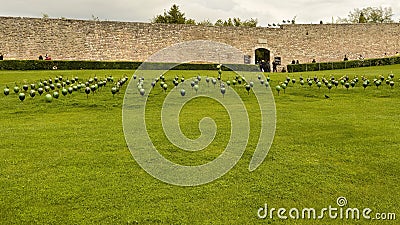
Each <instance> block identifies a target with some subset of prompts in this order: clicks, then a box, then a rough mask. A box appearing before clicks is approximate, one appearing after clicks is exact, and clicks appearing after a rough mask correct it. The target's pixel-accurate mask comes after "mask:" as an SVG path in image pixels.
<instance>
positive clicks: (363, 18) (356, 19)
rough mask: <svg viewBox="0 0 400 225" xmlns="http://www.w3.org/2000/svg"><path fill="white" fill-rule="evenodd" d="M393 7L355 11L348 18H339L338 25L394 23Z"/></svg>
mask: <svg viewBox="0 0 400 225" xmlns="http://www.w3.org/2000/svg"><path fill="white" fill-rule="evenodd" d="M392 17H393V11H392V8H391V7H386V8H382V7H379V8H377V7H367V8H363V9H358V8H357V9H354V10H353V11H351V12H350V13H349V15H348V16H347V18H339V19H338V20H337V22H338V23H393V22H394V21H393V18H392Z"/></svg>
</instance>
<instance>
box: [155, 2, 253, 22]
mask: <svg viewBox="0 0 400 225" xmlns="http://www.w3.org/2000/svg"><path fill="white" fill-rule="evenodd" d="M151 22H152V23H175V24H197V25H203V26H213V25H214V26H235V27H256V26H257V24H258V21H257V19H253V18H250V19H249V20H241V19H240V18H236V17H234V18H228V19H227V20H225V21H223V20H221V19H219V20H217V21H216V22H215V24H213V23H211V22H210V21H209V20H203V21H201V22H198V23H197V22H196V21H195V20H193V19H187V18H186V17H185V13H183V12H181V10H180V9H179V6H177V5H176V4H174V5H172V7H171V8H170V9H169V10H168V11H165V12H164V14H162V15H157V16H155V17H154V18H153V19H152V20H151Z"/></svg>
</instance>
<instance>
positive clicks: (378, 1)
mask: <svg viewBox="0 0 400 225" xmlns="http://www.w3.org/2000/svg"><path fill="white" fill-rule="evenodd" d="M1 1H2V2H1V6H0V16H20V17H42V15H43V14H47V15H49V17H50V18H60V17H65V18H72V19H92V15H93V16H95V17H98V18H99V19H100V20H117V21H134V22H150V20H151V19H152V18H153V17H154V16H155V15H157V14H162V13H163V12H164V10H168V9H169V8H170V7H171V6H172V5H173V4H177V5H178V6H179V7H180V9H181V11H182V12H184V13H185V16H186V17H187V18H192V19H194V20H196V21H202V20H206V19H209V20H210V21H211V22H213V23H214V22H215V21H216V20H217V19H219V18H221V19H223V20H225V19H227V18H229V17H239V18H241V19H242V20H244V19H250V18H256V19H258V21H259V25H261V26H266V25H267V24H269V23H281V21H282V20H291V19H293V18H294V17H295V16H296V22H297V23H314V24H315V23H319V21H321V20H322V21H323V22H325V23H327V22H329V23H330V22H332V19H334V20H335V21H336V19H337V18H338V17H342V18H344V17H347V15H348V14H349V12H350V11H352V10H353V9H355V8H360V9H361V8H365V7H368V6H372V7H391V8H392V9H393V13H394V14H395V15H394V19H395V21H396V22H398V21H399V20H400V0H285V1H283V0H275V1H271V0H190V1H189V0H186V1H183V0H175V1H170V0H146V1H144V0H107V1H105V0H7V1H6V0H1Z"/></svg>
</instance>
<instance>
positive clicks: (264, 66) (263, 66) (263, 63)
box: [258, 60, 278, 73]
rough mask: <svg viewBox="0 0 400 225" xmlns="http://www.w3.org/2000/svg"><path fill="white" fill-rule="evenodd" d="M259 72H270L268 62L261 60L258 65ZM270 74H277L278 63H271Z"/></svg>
mask: <svg viewBox="0 0 400 225" xmlns="http://www.w3.org/2000/svg"><path fill="white" fill-rule="evenodd" d="M258 64H259V66H260V71H262V72H271V65H270V62H269V61H265V60H261V61H260V62H259V63H258ZM272 72H274V73H275V72H278V63H277V62H275V61H273V62H272Z"/></svg>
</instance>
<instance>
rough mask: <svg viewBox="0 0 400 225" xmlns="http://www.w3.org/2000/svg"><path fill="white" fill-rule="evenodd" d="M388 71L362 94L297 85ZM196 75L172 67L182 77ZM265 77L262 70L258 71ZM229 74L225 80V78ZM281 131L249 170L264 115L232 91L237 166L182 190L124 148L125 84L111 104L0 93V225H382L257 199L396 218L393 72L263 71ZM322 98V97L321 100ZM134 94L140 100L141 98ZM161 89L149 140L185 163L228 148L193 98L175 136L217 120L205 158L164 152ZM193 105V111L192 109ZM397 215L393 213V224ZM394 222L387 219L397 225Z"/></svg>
mask: <svg viewBox="0 0 400 225" xmlns="http://www.w3.org/2000/svg"><path fill="white" fill-rule="evenodd" d="M391 72H393V74H395V82H396V84H395V86H394V88H390V87H389V86H387V85H386V84H382V86H380V87H379V88H376V87H375V86H370V87H368V88H367V89H366V90H364V89H363V88H362V87H361V84H362V82H361V81H360V83H358V84H357V86H356V87H355V88H351V87H350V88H349V90H346V89H345V88H343V87H342V86H341V85H340V84H339V86H338V87H337V88H335V87H334V88H332V90H331V91H330V92H328V89H327V88H326V87H324V86H323V87H321V89H318V87H316V85H315V84H314V85H313V86H312V87H309V86H308V85H304V86H303V87H302V86H300V84H299V83H298V80H299V76H300V75H302V76H303V77H304V78H307V77H310V78H313V77H314V76H315V75H316V76H318V77H319V78H321V77H322V76H325V77H326V78H330V76H332V75H333V76H335V77H336V79H339V78H340V77H342V76H343V75H348V76H349V77H350V78H353V77H354V76H355V75H357V76H359V78H360V79H361V76H366V77H368V78H369V79H370V80H371V83H372V80H373V79H374V78H375V77H377V76H378V75H383V76H385V77H387V75H388V74H389V73H391ZM133 73H134V71H114V70H113V71H85V70H83V71H0V86H1V87H2V89H3V88H4V87H5V86H6V85H8V86H9V87H10V92H12V91H13V87H14V82H17V83H18V85H19V86H22V84H23V83H25V82H26V83H27V84H30V83H31V82H34V81H36V82H37V81H39V80H40V79H46V78H47V79H48V78H49V77H52V78H53V77H55V76H60V75H62V76H63V77H64V78H67V77H70V78H72V77H75V76H78V77H79V78H80V79H81V80H83V79H87V78H89V77H92V78H93V77H94V76H98V77H100V78H104V77H105V76H109V75H112V76H114V78H121V77H123V76H124V75H127V76H129V77H131V75H132V74H133ZM198 73H200V74H201V75H202V77H205V76H213V77H216V75H217V73H216V71H215V72H214V71H173V72H170V73H168V74H167V75H166V78H167V80H168V81H167V82H168V85H169V87H172V86H173V85H172V82H171V80H172V79H173V77H174V76H175V75H179V76H182V75H184V76H185V78H186V79H187V80H188V79H189V78H190V77H193V76H196V75H197V74H198ZM265 75H266V76H267V74H265ZM233 76H234V74H232V73H229V72H224V73H223V79H224V78H226V77H230V78H232V77H233ZM286 76H290V77H291V78H296V80H297V83H296V84H294V85H293V84H291V83H290V85H289V86H288V88H287V89H286V91H285V93H283V91H281V93H280V95H279V96H278V94H277V92H276V91H275V86H276V85H277V84H278V82H281V81H284V80H285V79H286ZM270 77H271V82H270V85H271V88H272V89H273V92H274V96H275V102H276V112H277V127H276V134H275V139H274V142H273V145H272V147H271V149H270V151H269V153H268V155H267V157H266V159H265V161H264V162H263V164H262V165H261V166H260V167H259V168H257V170H255V171H253V172H249V171H248V165H249V163H250V160H251V157H252V153H253V152H254V149H255V147H256V144H257V140H258V136H259V126H260V125H259V124H258V123H257V122H258V121H259V119H260V112H259V110H258V108H257V107H255V105H256V104H257V102H256V99H255V98H254V95H253V94H252V93H251V94H250V95H248V94H247V92H246V91H244V88H243V87H240V88H239V87H236V90H237V91H238V93H240V95H241V97H242V99H243V100H244V101H245V103H246V107H247V110H248V112H249V116H250V125H251V135H250V140H249V143H248V146H247V148H246V151H245V153H244V155H243V157H242V159H241V160H240V161H239V163H238V164H237V165H236V166H235V167H234V168H233V169H232V170H231V171H230V172H228V173H227V174H226V175H224V176H223V177H221V178H220V179H218V180H216V181H214V182H211V183H209V184H205V185H201V186H196V187H178V186H173V185H170V184H166V183H163V182H161V181H159V180H157V179H155V178H153V177H152V176H150V175H149V174H147V173H146V172H145V171H144V170H143V169H142V168H141V167H140V166H139V165H138V164H137V163H136V162H135V160H134V158H133V157H132V155H131V153H130V151H129V149H128V148H127V146H126V142H125V138H124V134H123V127H122V104H123V98H124V95H123V93H124V89H125V88H126V86H124V87H123V88H122V90H121V92H120V93H119V94H116V95H115V97H113V96H112V94H111V91H110V89H111V86H110V85H108V86H107V87H105V88H103V89H102V90H100V91H99V93H96V94H94V95H93V94H90V95H89V96H88V97H87V96H86V95H85V94H84V93H73V94H72V95H71V96H70V95H68V96H66V97H64V96H60V99H58V100H53V102H51V103H46V102H45V101H44V98H43V96H36V97H35V99H31V98H30V97H29V96H27V98H26V100H25V101H24V102H20V101H19V100H18V97H17V95H16V94H14V93H13V92H12V93H10V95H9V96H4V95H3V94H1V95H0V105H1V108H0V115H1V117H0V191H1V194H0V223H1V224H259V223H260V224H276V223H287V224H293V223H298V224H343V223H346V222H350V223H351V224H354V223H356V224H374V223H377V224H380V223H381V222H382V221H376V220H375V221H369V220H366V219H362V218H361V219H360V220H358V221H354V220H346V219H336V220H333V219H329V218H328V216H327V215H326V216H325V218H324V219H323V220H312V219H304V220H302V219H299V220H293V219H288V220H282V219H279V218H278V217H277V215H276V214H275V215H274V218H273V219H269V218H267V219H264V220H262V219H259V218H258V217H257V211H258V209H259V208H260V207H263V206H264V204H265V203H267V204H268V207H270V208H272V207H274V208H281V207H282V208H286V209H290V208H298V209H302V208H306V207H307V208H310V207H313V208H315V209H316V210H317V211H319V210H320V209H322V208H325V207H329V206H330V205H331V206H332V207H338V206H337V204H336V199H337V198H338V197H340V196H344V197H346V198H347V201H348V204H347V206H346V207H351V208H354V207H357V208H360V209H363V208H371V209H372V210H373V214H371V216H373V215H374V213H377V212H381V213H382V212H383V213H396V216H397V217H399V216H400V211H399V208H400V199H399V197H398V196H399V194H400V187H399V184H400V175H399V174H400V163H399V162H400V154H399V153H400V152H399V149H400V132H399V127H400V119H399V118H400V117H399V115H400V101H399V100H400V81H399V78H400V66H385V67H370V68H361V69H350V70H338V71H323V72H312V73H294V74H281V73H278V74H270ZM325 94H326V95H328V96H329V97H330V98H329V99H327V98H325V96H324V95H325ZM138 97H140V96H139V95H138ZM164 97H165V94H164V93H163V91H162V90H161V89H160V88H159V86H157V88H156V90H155V91H154V92H152V95H151V98H150V101H149V104H150V105H154V107H152V108H154V110H151V109H148V110H147V111H146V118H147V117H148V118H149V121H151V123H149V124H147V125H148V130H149V133H150V137H151V138H152V139H153V140H154V144H155V145H156V146H157V147H158V148H159V149H160V152H161V153H163V155H164V156H165V157H166V158H168V159H170V160H173V161H175V162H177V163H180V164H183V165H199V164H203V163H206V162H208V161H210V160H212V159H214V158H215V157H217V156H218V155H219V154H220V153H221V151H222V150H223V149H224V148H225V146H226V144H227V138H228V137H229V132H228V131H229V123H228V122H229V117H228V116H227V113H226V112H224V108H223V107H222V106H221V105H220V104H218V103H216V102H215V101H212V100H209V99H205V98H200V99H198V100H197V101H192V102H189V103H188V104H187V105H186V106H185V107H184V109H183V111H182V113H181V117H180V122H181V124H182V127H183V133H185V134H186V135H187V136H188V137H191V138H194V137H197V136H198V135H199V134H200V133H199V129H198V122H199V120H200V119H202V118H203V117H205V116H210V117H212V118H214V119H215V120H216V121H217V125H218V128H219V129H218V132H217V137H216V139H215V140H214V142H213V144H212V145H211V146H210V147H209V148H207V149H206V151H201V152H196V153H187V152H184V151H180V150H179V149H176V148H175V147H174V146H172V145H171V144H170V143H169V142H168V140H167V139H166V137H165V135H164V134H163V131H162V126H161V122H160V115H159V112H160V107H161V104H162V101H163V98H164ZM194 110H196V111H198V113H195V114H194V113H193V111H194ZM398 220H399V218H397V220H396V221H397V222H398ZM396 221H391V222H390V221H385V222H383V223H389V224H396Z"/></svg>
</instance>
